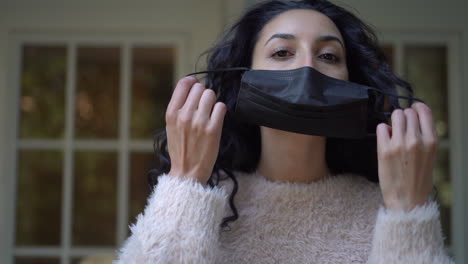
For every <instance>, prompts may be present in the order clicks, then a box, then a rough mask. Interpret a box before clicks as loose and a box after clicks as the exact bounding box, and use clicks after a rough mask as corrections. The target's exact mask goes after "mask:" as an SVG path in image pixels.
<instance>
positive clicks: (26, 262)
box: [15, 257, 60, 264]
mask: <svg viewBox="0 0 468 264" xmlns="http://www.w3.org/2000/svg"><path fill="white" fill-rule="evenodd" d="M59 263H60V259H58V258H31V257H16V258H15V264H59Z"/></svg>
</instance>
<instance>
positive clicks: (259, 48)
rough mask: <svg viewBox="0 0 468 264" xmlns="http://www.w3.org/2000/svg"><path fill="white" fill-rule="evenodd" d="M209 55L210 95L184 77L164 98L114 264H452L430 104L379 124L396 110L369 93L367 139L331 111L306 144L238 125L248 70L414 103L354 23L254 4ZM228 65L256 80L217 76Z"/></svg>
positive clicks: (339, 12) (308, 9)
mask: <svg viewBox="0 0 468 264" xmlns="http://www.w3.org/2000/svg"><path fill="white" fill-rule="evenodd" d="M208 55H209V56H208V70H210V72H209V74H208V75H207V78H206V85H203V84H202V83H200V82H199V81H198V79H196V78H195V77H192V76H189V77H185V78H183V79H181V80H180V81H179V82H178V84H177V86H176V88H175V90H174V93H173V96H172V98H171V101H170V103H169V105H168V108H167V112H166V122H167V126H166V133H165V134H163V135H162V143H159V144H158V146H159V150H158V153H159V157H160V161H161V162H160V167H159V168H158V169H156V170H155V171H153V173H152V175H150V176H152V179H153V182H154V184H155V188H154V189H153V193H152V195H151V196H150V197H149V199H148V205H147V207H146V209H145V211H144V213H143V214H141V215H140V216H139V217H138V219H137V222H136V224H135V225H134V226H132V227H131V229H132V236H131V237H130V238H129V239H128V240H127V242H126V243H125V245H124V246H123V248H122V249H121V252H120V256H119V261H117V263H452V261H451V260H450V258H449V257H447V256H446V254H445V253H444V249H443V236H442V232H441V228H440V221H439V212H438V207H437V204H436V202H435V201H434V200H433V199H432V197H430V194H431V189H432V179H431V177H432V175H431V171H432V167H433V164H434V159H435V153H436V148H437V137H436V133H435V129H434V124H433V120H432V115H431V111H430V109H429V108H428V107H427V106H426V105H424V104H423V103H415V104H413V105H412V106H411V107H409V108H407V109H404V110H401V109H396V110H394V111H392V114H391V120H390V121H389V122H390V123H389V125H387V124H386V123H385V118H384V117H382V116H380V115H377V114H376V112H378V111H377V110H382V109H384V110H387V111H388V110H393V108H392V107H391V106H389V105H388V103H389V102H390V103H391V105H393V106H395V105H396V100H395V99H394V98H393V99H392V98H390V97H389V98H388V99H391V101H388V100H384V98H383V97H382V96H379V93H370V94H372V95H371V96H369V98H368V101H367V100H366V101H365V102H367V103H368V106H370V107H368V108H366V109H368V110H366V112H365V113H364V115H365V119H362V118H361V117H362V115H361V116H356V118H357V119H359V118H361V119H360V120H361V121H362V120H365V121H366V122H365V123H364V125H363V124H362V122H361V123H357V124H359V126H361V127H363V126H366V129H367V130H369V132H373V131H374V132H375V131H376V135H377V139H376V138H375V137H360V138H352V137H351V138H350V137H347V136H348V133H349V132H348V131H347V129H346V126H345V127H343V128H344V129H340V125H341V124H340V122H338V121H334V122H328V121H329V120H328V117H329V116H332V114H330V113H331V112H327V111H328V110H327V109H328V108H327V106H324V107H323V112H324V113H327V114H326V115H324V114H323V113H321V111H320V110H319V111H318V112H317V113H320V114H321V115H324V116H323V118H322V119H318V120H319V121H318V122H317V123H316V125H315V127H313V128H312V130H313V131H312V130H311V131H312V132H311V133H296V132H291V131H294V128H297V127H303V126H304V124H301V122H296V123H292V125H284V124H282V122H277V123H275V124H276V127H275V126H273V127H269V126H264V125H261V124H265V123H268V122H269V120H268V119H275V118H271V117H270V118H264V119H265V120H263V122H265V123H261V122H256V121H258V120H260V119H261V117H262V116H261V115H262V114H261V111H260V114H259V112H257V111H251V112H250V113H251V117H249V114H248V113H247V114H244V116H243V118H242V119H241V118H238V117H236V110H237V109H236V106H237V107H239V105H241V104H242V102H241V94H242V91H240V87H245V86H243V85H245V79H246V77H245V76H246V74H255V73H258V71H256V70H266V71H262V73H265V72H266V74H267V75H266V76H270V77H271V78H272V79H275V78H276V77H275V76H276V75H277V74H280V73H281V72H283V73H284V72H286V73H287V74H292V72H294V74H295V73H296V72H300V73H301V75H300V76H306V77H307V78H309V77H310V76H315V77H317V76H318V77H317V78H322V79H323V80H324V83H323V84H320V85H318V86H317V87H314V89H315V88H317V89H319V88H323V87H321V85H323V86H330V83H332V84H336V83H338V84H342V85H343V86H347V85H348V84H351V83H355V84H356V83H357V84H360V85H365V86H366V87H374V88H375V89H374V90H376V89H377V90H378V91H380V94H382V93H386V94H391V93H395V87H396V86H401V87H404V88H407V89H408V90H409V91H411V89H410V88H409V85H408V84H407V83H406V82H404V81H402V80H400V79H399V78H398V77H396V76H395V75H394V74H393V73H392V72H391V71H390V70H389V65H388V63H387V62H386V60H385V57H384V56H383V54H382V52H381V51H380V50H379V49H378V46H377V42H376V40H375V36H374V34H373V33H372V31H371V30H370V29H369V28H368V27H367V26H366V25H365V24H363V23H362V22H361V21H360V20H359V19H358V18H356V17H355V16H354V15H352V14H351V13H349V12H348V11H346V10H344V9H342V8H340V7H337V6H335V5H333V4H331V3H329V2H327V1H324V0H304V1H300V2H295V1H289V2H286V1H284V2H283V1H271V2H265V3H260V4H258V5H257V6H254V7H253V8H251V9H250V10H249V11H247V12H246V13H245V15H244V16H242V17H241V18H240V20H239V21H238V22H237V23H236V24H234V25H233V26H232V28H231V29H230V30H229V31H228V32H227V33H226V34H225V35H224V36H223V38H221V39H220V41H219V43H217V44H216V45H215V46H214V47H213V48H212V49H211V50H210V51H209V52H208ZM233 67H247V68H250V69H252V71H246V70H245V69H244V71H242V70H240V71H235V70H233V69H231V70H229V71H228V70H220V69H226V68H233ZM303 73H304V74H305V75H302V74H303ZM281 74H282V73H281ZM322 75H323V76H322ZM243 76H244V78H243ZM251 76H253V75H251ZM257 76H258V75H257ZM294 76H296V75H294ZM315 77H314V78H315ZM295 78H296V77H294V78H289V79H288V80H296V79H295ZM301 78H302V77H301ZM251 79H252V80H253V81H257V84H258V85H262V84H263V83H264V81H259V80H258V79H256V78H254V77H252V78H251ZM286 79H287V78H286ZM268 80H269V79H268V78H266V79H265V82H268ZM307 80H308V79H307ZM292 82H293V81H292ZM292 82H291V83H292ZM270 83H271V85H272V86H276V85H277V82H276V81H274V82H270ZM307 85H309V82H307V81H306V82H305V84H304V85H297V84H295V86H293V87H295V88H298V89H302V88H303V87H307ZM207 87H208V88H210V89H208V88H207ZM362 87H363V86H362ZM362 87H361V88H362ZM283 88H284V87H283ZM295 88H294V89H295ZM335 88H336V87H335ZM338 88H340V87H338ZM341 88H343V87H341ZM242 89H243V88H242ZM246 89H247V88H246ZM288 89H292V88H288ZM309 90H310V89H309ZM309 90H304V91H305V92H310V91H309ZM314 91H315V90H314ZM342 91H344V92H343V93H346V92H347V90H342ZM282 92H288V91H287V90H282ZM268 96H269V95H268V94H266V95H265V96H264V97H265V98H267V97H268ZM321 96H325V97H321V102H322V103H325V104H328V103H330V102H329V101H330V100H329V99H330V98H331V97H329V95H326V92H324V93H323V94H321ZM327 96H328V97H327ZM340 96H341V97H343V98H345V97H346V96H345V95H341V94H338V95H336V96H335V97H333V98H334V100H335V99H337V98H340ZM299 97H302V94H300V96H299ZM343 98H341V99H343ZM263 99H264V98H258V100H263ZM282 99H283V98H276V99H274V100H276V101H277V102H278V107H279V108H278V109H280V110H281V109H283V108H282V107H284V105H287V104H286V103H284V102H283V101H281V100H282ZM300 99H303V98H300ZM312 99H313V98H312ZM345 99H346V98H345ZM272 100H273V99H272ZM285 100H286V99H285ZM217 101H218V102H217ZM271 102H273V101H271ZM250 104H251V105H252V106H255V102H250ZM346 105H349V104H342V106H346ZM361 105H362V104H361ZM294 107H295V106H294ZM298 107H302V106H300V105H299V106H298ZM346 107H347V106H346ZM258 109H259V110H260V108H258ZM278 109H273V111H274V110H278ZM284 111H289V109H285V110H284ZM282 114H284V113H282V112H281V111H279V113H277V115H276V116H275V115H273V117H278V118H280V117H281V115H282ZM289 114H291V113H289ZM254 117H256V118H254ZM290 117H291V119H294V118H296V117H295V116H294V115H290ZM348 119H349V118H347V119H343V120H342V121H343V122H349V120H348ZM253 120H256V121H253ZM275 120H276V119H275ZM270 121H271V120H270ZM286 121H288V119H286ZM327 122H328V123H327ZM325 123H327V124H330V127H329V128H328V129H327V130H324V129H323V128H322V127H320V124H325ZM259 124H260V125H259ZM350 124H351V125H352V123H350ZM390 125H391V126H390ZM288 126H290V127H291V128H292V129H288ZM333 127H335V128H336V129H332V128H333ZM278 128H284V129H278ZM341 130H342V131H341ZM364 130H365V129H364ZM365 131H366V130H365ZM322 132H323V133H322ZM329 134H333V135H334V136H333V137H332V136H328V137H327V135H329ZM166 135H167V136H166ZM169 155H170V158H169ZM376 182H379V184H377V183H376ZM223 227H224V228H223Z"/></svg>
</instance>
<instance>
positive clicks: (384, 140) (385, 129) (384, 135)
mask: <svg viewBox="0 0 468 264" xmlns="http://www.w3.org/2000/svg"><path fill="white" fill-rule="evenodd" d="M376 134H377V148H378V149H383V148H384V147H386V146H387V145H388V143H389V142H390V138H391V127H390V126H389V125H387V124H385V123H380V124H378V125H377V131H376Z"/></svg>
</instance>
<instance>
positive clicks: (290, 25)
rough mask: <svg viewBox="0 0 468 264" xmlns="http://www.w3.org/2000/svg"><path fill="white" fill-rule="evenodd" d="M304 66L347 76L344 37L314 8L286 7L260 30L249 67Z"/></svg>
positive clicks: (294, 67)
mask: <svg viewBox="0 0 468 264" xmlns="http://www.w3.org/2000/svg"><path fill="white" fill-rule="evenodd" d="M304 66H309V67H312V68H314V69H316V70H318V71H319V72H321V73H323V74H325V75H328V76H330V77H333V78H336V79H341V80H348V69H347V67H346V50H345V47H344V41H343V38H342V36H341V34H340V31H339V30H338V28H337V27H336V26H335V24H334V23H333V22H332V21H331V20H330V19H329V18H328V17H326V16H325V15H323V14H322V13H319V12H317V11H314V10H307V9H297V10H290V11H287V12H284V13H282V14H280V15H278V16H277V17H275V18H274V19H272V20H271V21H270V22H269V23H267V24H266V25H265V27H264V28H263V29H262V31H261V32H260V36H259V39H258V41H257V43H256V44H255V48H254V53H253V60H252V69H262V70H290V69H296V68H300V67H304Z"/></svg>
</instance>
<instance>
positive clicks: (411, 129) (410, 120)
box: [404, 108, 421, 137]
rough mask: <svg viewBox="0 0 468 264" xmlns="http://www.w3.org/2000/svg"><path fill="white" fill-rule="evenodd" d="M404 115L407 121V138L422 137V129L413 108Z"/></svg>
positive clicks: (406, 110)
mask: <svg viewBox="0 0 468 264" xmlns="http://www.w3.org/2000/svg"><path fill="white" fill-rule="evenodd" d="M404 113H405V119H406V137H420V136H421V128H420V126H419V117H418V114H417V112H416V111H415V110H414V109H412V108H406V109H405V111H404Z"/></svg>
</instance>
